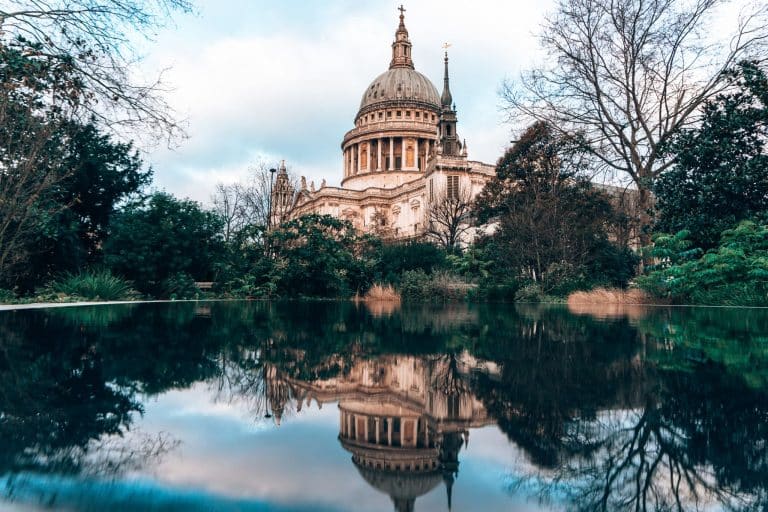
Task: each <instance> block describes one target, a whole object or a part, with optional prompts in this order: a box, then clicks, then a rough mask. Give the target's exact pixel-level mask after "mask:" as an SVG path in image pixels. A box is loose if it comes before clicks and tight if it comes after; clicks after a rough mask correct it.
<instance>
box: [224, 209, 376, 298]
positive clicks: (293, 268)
mask: <svg viewBox="0 0 768 512" xmlns="http://www.w3.org/2000/svg"><path fill="white" fill-rule="evenodd" d="M236 244H237V246H236V247H234V248H232V249H231V251H230V253H231V254H230V260H231V262H232V263H231V269H229V270H226V271H225V272H223V273H222V275H226V276H228V278H229V280H228V281H227V282H226V283H225V284H224V286H223V287H224V288H225V289H226V290H228V292H229V293H231V294H233V295H235V296H249V297H265V298H267V297H323V298H329V297H336V298H338V297H345V298H346V297H351V296H352V295H354V294H355V293H363V292H365V291H366V290H367V289H368V288H369V287H370V286H371V284H372V283H373V281H374V266H375V259H374V255H375V252H376V251H375V245H376V244H375V241H374V240H373V239H372V238H371V237H370V236H367V235H360V234H358V233H357V232H356V231H355V229H354V227H353V226H352V224H351V223H350V222H348V221H345V220H341V219H338V218H336V217H332V216H330V215H317V214H312V215H305V216H302V217H299V218H297V219H294V220H291V221H289V222H286V223H283V224H282V225H280V226H279V227H277V228H275V229H273V230H271V231H269V232H265V231H263V230H260V229H256V230H255V231H254V232H253V233H250V234H248V236H247V237H245V238H242V239H239V240H237V241H236Z"/></svg>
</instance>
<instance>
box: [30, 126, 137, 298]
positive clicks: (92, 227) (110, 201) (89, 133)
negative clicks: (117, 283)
mask: <svg viewBox="0 0 768 512" xmlns="http://www.w3.org/2000/svg"><path fill="white" fill-rule="evenodd" d="M68 132H69V137H68V141H67V146H66V147H65V148H64V154H63V155H62V158H63V161H62V163H63V165H64V166H65V167H66V169H67V174H66V176H64V177H63V178H62V179H61V181H60V183H58V186H57V187H56V191H55V193H53V194H52V196H51V197H52V200H53V201H55V204H58V205H60V207H59V209H58V210H59V211H58V213H57V214H56V215H53V216H51V217H50V218H49V219H47V221H46V224H45V227H44V229H41V230H40V232H39V234H38V236H37V238H36V240H35V241H34V244H33V250H32V254H31V257H30V258H29V260H28V264H27V273H28V275H27V279H28V280H30V281H31V282H32V283H34V284H38V283H40V282H43V281H46V280H47V279H49V278H50V277H51V276H54V275H56V274H58V273H61V272H76V271H78V270H81V269H82V268H83V267H84V266H86V265H93V264H99V263H101V260H102V250H101V249H102V247H103V245H104V242H105V240H106V237H107V234H108V229H109V223H110V220H111V218H112V216H113V215H114V213H115V211H116V209H117V207H118V205H119V204H120V203H123V202H125V201H127V200H130V199H131V198H133V197H136V196H137V195H138V194H139V193H140V191H141V190H142V189H143V188H144V187H145V186H146V185H148V184H149V182H150V181H151V179H152V171H151V169H144V167H143V163H142V161H141V159H140V158H139V155H138V152H137V151H136V150H135V149H134V148H133V145H132V144H131V143H121V142H115V141H114V140H113V137H111V136H110V135H107V134H103V133H101V132H100V131H99V130H98V129H97V128H96V126H95V125H94V124H88V125H84V126H83V125H79V124H77V123H71V126H70V127H69V128H68Z"/></svg>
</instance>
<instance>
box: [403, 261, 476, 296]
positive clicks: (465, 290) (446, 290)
mask: <svg viewBox="0 0 768 512" xmlns="http://www.w3.org/2000/svg"><path fill="white" fill-rule="evenodd" d="M475 288H476V287H475V286H474V285H472V284H470V283H468V282H467V281H466V280H464V279H462V278H461V277H460V276H457V275H455V274H451V273H449V272H446V271H437V272H433V273H432V274H427V273H426V272H424V271H423V270H421V269H419V270H406V271H405V272H403V274H402V275H401V276H400V296H401V297H402V299H403V300H408V301H414V302H415V301H422V302H428V301H438V302H441V301H457V300H465V299H467V298H469V297H470V296H471V295H473V294H476V290H475Z"/></svg>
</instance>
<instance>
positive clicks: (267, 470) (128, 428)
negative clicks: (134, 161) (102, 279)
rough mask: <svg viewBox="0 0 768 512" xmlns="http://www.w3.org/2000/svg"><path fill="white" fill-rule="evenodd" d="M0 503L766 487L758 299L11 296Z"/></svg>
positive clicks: (664, 501)
mask: <svg viewBox="0 0 768 512" xmlns="http://www.w3.org/2000/svg"><path fill="white" fill-rule="evenodd" d="M0 440H1V441H0V510H11V511H39V510H64V511H78V512H80V511H88V512H90V511H102V510H110V511H182V510H183V511H193V512H197V511H201V512H202V511H225V512H234V511H237V512H241V511H247V512H251V511H262V510H264V511H267V510H268V511H276V512H287V511H297V512H298V511H309V510H317V511H329V512H330V511H392V510H396V511H414V510H415V511H443V510H448V509H449V508H450V509H452V510H454V511H475V510H482V511H510V510H531V511H534V510H610V511H613V510H659V511H660V510H713V511H714V510H717V511H719V510H755V511H765V510H768V444H767V442H766V441H767V440H768V310H728V309H706V308H699V309H685V308H677V309H667V308H649V309H643V308H636V307H635V308H585V309H581V310H569V309H568V308H567V307H565V306H561V307H535V306H524V305H523V306H520V305H518V306H512V305H482V306H467V305H452V306H444V307H443V306H431V307H426V306H425V307H421V306H418V307H413V306H404V307H403V308H402V309H401V308H398V307H394V306H392V305H387V304H385V305H355V304H351V303H326V302H323V303H301V302H291V303H279V304H270V303H240V302H200V303H174V304H132V305H120V306H96V307H77V308H61V309H49V310H27V311H8V312H0Z"/></svg>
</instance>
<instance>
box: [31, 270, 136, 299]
mask: <svg viewBox="0 0 768 512" xmlns="http://www.w3.org/2000/svg"><path fill="white" fill-rule="evenodd" d="M42 295H43V297H56V298H57V299H59V300H61V299H86V300H132V299H135V298H137V293H136V291H135V290H134V289H133V288H132V287H131V283H129V282H128V281H126V280H125V279H122V278H120V277H117V276H114V275H112V274H111V273H110V272H109V271H108V270H90V271H85V272H80V273H78V274H64V275H63V276H61V277H60V278H58V279H56V280H55V281H53V282H52V283H50V284H48V285H47V286H46V287H45V289H44V290H43V292H42Z"/></svg>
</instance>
